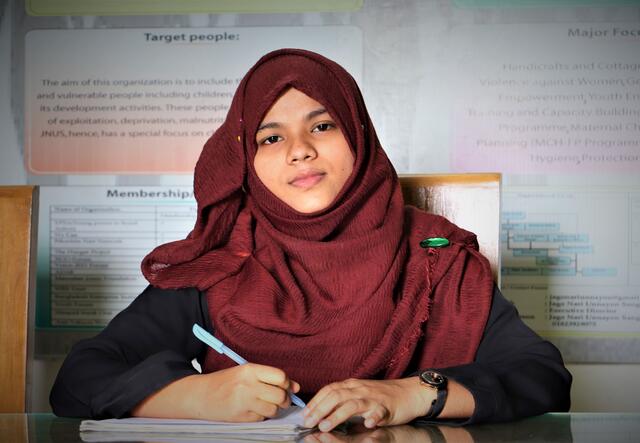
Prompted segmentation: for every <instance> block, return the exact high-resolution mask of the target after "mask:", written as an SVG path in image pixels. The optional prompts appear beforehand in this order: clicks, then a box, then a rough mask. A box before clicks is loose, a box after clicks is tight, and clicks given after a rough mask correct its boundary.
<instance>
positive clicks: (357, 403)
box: [318, 398, 371, 432]
mask: <svg viewBox="0 0 640 443" xmlns="http://www.w3.org/2000/svg"><path fill="white" fill-rule="evenodd" d="M370 403H371V402H370V401H369V400H364V399H359V398H350V399H348V400H346V401H344V402H342V403H341V404H340V405H339V406H338V407H337V408H335V410H334V411H333V412H332V413H331V414H329V415H327V416H326V417H325V418H323V419H322V420H321V421H320V423H318V429H320V430H321V431H322V432H329V431H331V430H332V429H333V428H335V427H336V426H338V425H339V424H340V423H343V422H345V421H347V420H348V419H349V418H351V417H353V416H355V415H361V414H362V413H364V412H366V411H367V410H368V409H369V405H370Z"/></svg>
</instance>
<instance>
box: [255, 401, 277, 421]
mask: <svg viewBox="0 0 640 443" xmlns="http://www.w3.org/2000/svg"><path fill="white" fill-rule="evenodd" d="M251 412H255V413H256V414H258V415H260V416H261V417H263V418H273V417H275V416H276V415H277V414H278V405H276V404H274V403H270V402H268V401H264V400H260V399H256V400H255V401H254V402H253V404H252V405H251Z"/></svg>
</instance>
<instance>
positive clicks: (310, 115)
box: [305, 108, 327, 120]
mask: <svg viewBox="0 0 640 443" xmlns="http://www.w3.org/2000/svg"><path fill="white" fill-rule="evenodd" d="M326 113H327V110H326V109H324V108H318V109H315V110H313V111H311V112H310V113H308V114H307V116H306V117H305V119H306V120H311V119H312V118H314V117H317V116H319V115H322V114H326Z"/></svg>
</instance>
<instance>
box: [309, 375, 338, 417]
mask: <svg viewBox="0 0 640 443" xmlns="http://www.w3.org/2000/svg"><path fill="white" fill-rule="evenodd" d="M343 386H344V385H343V383H342V382H335V383H330V384H328V385H326V386H323V387H322V388H321V389H320V390H319V391H318V392H316V395H314V396H313V398H312V399H311V400H309V403H307V407H306V408H305V409H304V410H303V411H302V412H303V415H309V414H311V413H312V412H313V411H314V410H315V409H316V408H317V407H318V405H320V404H322V403H323V402H324V401H325V399H326V398H327V396H328V395H329V394H331V393H333V392H334V391H336V390H339V389H341V387H343Z"/></svg>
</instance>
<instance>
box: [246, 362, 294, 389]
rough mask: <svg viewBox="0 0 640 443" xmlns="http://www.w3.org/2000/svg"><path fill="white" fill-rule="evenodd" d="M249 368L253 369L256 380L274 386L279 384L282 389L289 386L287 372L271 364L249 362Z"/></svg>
mask: <svg viewBox="0 0 640 443" xmlns="http://www.w3.org/2000/svg"><path fill="white" fill-rule="evenodd" d="M249 364H250V365H251V369H252V370H253V371H254V373H255V375H256V377H257V378H258V380H260V381H261V382H263V383H268V384H270V385H274V386H280V387H281V388H282V389H288V388H289V384H290V381H289V377H287V374H286V373H285V372H284V371H283V370H282V369H279V368H274V367H273V366H265V365H258V364H255V363H249Z"/></svg>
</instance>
